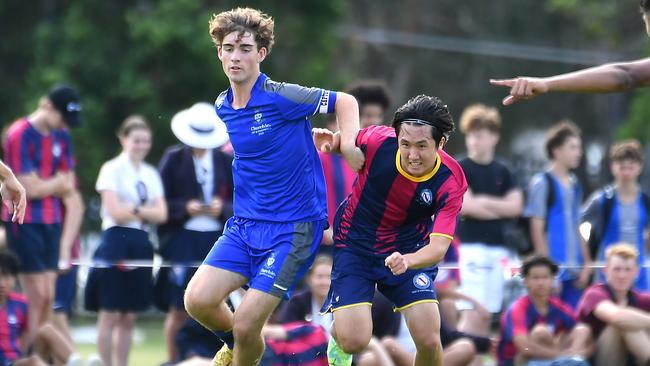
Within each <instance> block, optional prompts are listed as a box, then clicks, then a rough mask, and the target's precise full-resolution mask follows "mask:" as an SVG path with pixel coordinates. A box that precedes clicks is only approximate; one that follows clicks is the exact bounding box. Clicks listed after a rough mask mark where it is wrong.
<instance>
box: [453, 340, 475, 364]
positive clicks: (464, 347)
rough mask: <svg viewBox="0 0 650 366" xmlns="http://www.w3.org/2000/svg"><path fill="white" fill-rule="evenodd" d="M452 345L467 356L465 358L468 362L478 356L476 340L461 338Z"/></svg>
mask: <svg viewBox="0 0 650 366" xmlns="http://www.w3.org/2000/svg"><path fill="white" fill-rule="evenodd" d="M451 347H453V348H454V349H456V350H458V353H459V354H462V355H463V356H465V358H464V360H465V361H466V362H470V361H471V360H473V359H474V357H476V354H477V351H476V346H474V342H472V341H470V340H469V339H467V338H461V339H459V340H457V341H456V342H454V343H453V344H452V345H451ZM451 347H450V348H451Z"/></svg>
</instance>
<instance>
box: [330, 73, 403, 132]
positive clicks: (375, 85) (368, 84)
mask: <svg viewBox="0 0 650 366" xmlns="http://www.w3.org/2000/svg"><path fill="white" fill-rule="evenodd" d="M347 93H348V94H350V95H352V96H353V97H354V98H355V99H356V100H357V102H358V103H359V125H360V127H361V128H366V127H369V126H372V125H383V124H386V123H385V121H384V118H385V114H386V110H387V109H388V107H389V106H390V96H389V93H388V87H387V86H386V84H385V83H384V82H383V81H380V80H362V81H359V82H358V83H355V84H352V85H351V86H349V87H348V89H347ZM332 132H336V131H332Z"/></svg>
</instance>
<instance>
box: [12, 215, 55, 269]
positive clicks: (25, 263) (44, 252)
mask: <svg viewBox="0 0 650 366" xmlns="http://www.w3.org/2000/svg"><path fill="white" fill-rule="evenodd" d="M5 229H6V235H7V242H8V243H9V249H11V250H12V251H13V252H14V253H16V255H17V256H18V259H19V260H20V272H21V273H38V272H47V271H58V270H59V241H60V240H61V224H22V225H19V224H18V223H13V222H5Z"/></svg>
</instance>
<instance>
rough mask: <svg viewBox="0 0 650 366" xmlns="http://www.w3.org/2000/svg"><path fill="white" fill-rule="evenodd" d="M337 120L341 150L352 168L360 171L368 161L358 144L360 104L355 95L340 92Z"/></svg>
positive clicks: (338, 94) (336, 111)
mask: <svg viewBox="0 0 650 366" xmlns="http://www.w3.org/2000/svg"><path fill="white" fill-rule="evenodd" d="M335 113H336V121H337V123H338V125H339V130H340V131H341V132H340V150H341V153H342V154H343V157H344V158H345V161H347V163H348V165H349V166H350V168H352V169H353V170H354V171H357V172H358V171H359V170H361V168H362V167H363V164H364V163H365V161H366V157H365V156H364V155H363V152H362V151H361V149H359V148H358V147H357V146H356V141H355V140H356V138H357V134H358V133H359V105H358V104H357V100H356V99H354V97H353V96H351V95H349V94H346V93H342V92H338V93H337V98H336V106H335Z"/></svg>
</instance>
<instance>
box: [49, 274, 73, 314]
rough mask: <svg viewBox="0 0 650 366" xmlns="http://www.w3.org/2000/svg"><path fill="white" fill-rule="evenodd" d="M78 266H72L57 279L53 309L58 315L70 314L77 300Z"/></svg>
mask: <svg viewBox="0 0 650 366" xmlns="http://www.w3.org/2000/svg"><path fill="white" fill-rule="evenodd" d="M78 271H79V267H78V266H72V268H70V270H69V271H68V272H66V273H63V274H59V275H58V276H57V277H56V292H55V293H54V305H53V307H52V308H53V309H54V311H55V312H58V313H65V314H68V315H69V314H70V313H71V312H72V304H74V301H75V299H76V298H77V272H78Z"/></svg>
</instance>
